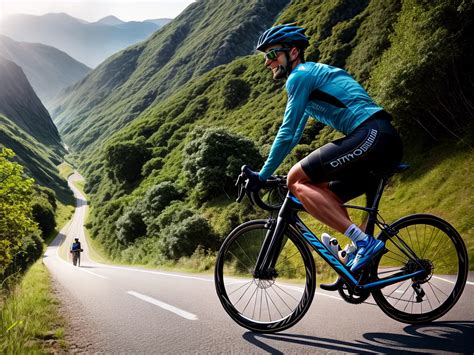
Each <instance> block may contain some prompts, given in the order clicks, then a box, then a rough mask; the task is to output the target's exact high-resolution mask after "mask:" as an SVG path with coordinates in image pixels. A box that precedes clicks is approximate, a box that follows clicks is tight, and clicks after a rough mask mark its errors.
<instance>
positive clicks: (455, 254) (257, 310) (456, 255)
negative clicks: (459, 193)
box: [214, 164, 468, 333]
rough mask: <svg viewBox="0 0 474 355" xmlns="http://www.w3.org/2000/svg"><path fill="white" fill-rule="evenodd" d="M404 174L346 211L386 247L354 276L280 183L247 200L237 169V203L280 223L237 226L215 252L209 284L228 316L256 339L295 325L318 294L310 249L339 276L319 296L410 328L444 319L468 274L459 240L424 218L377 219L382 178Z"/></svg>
mask: <svg viewBox="0 0 474 355" xmlns="http://www.w3.org/2000/svg"><path fill="white" fill-rule="evenodd" d="M407 168H408V166H407V165H404V164H401V165H399V166H398V167H397V168H396V169H395V170H394V171H391V172H389V173H378V174H377V177H378V180H379V181H378V185H377V186H378V187H377V191H376V192H375V194H373V196H372V197H371V198H370V201H368V203H367V206H366V207H362V206H353V205H344V206H345V207H347V208H355V209H360V210H363V211H366V212H367V213H368V220H367V227H366V232H367V233H368V234H371V235H374V232H375V231H376V230H375V228H376V227H377V228H378V229H377V231H378V234H377V235H376V238H377V239H380V240H383V241H384V242H385V249H384V250H383V251H382V252H381V253H379V254H378V255H377V256H375V257H374V259H373V260H371V261H370V262H369V263H368V264H367V265H366V266H364V267H363V268H362V269H361V270H359V271H357V272H355V273H352V272H351V271H350V268H349V267H348V266H346V265H345V264H344V263H343V262H341V261H340V260H339V258H338V257H337V256H336V255H335V254H333V253H332V252H331V251H330V249H329V248H327V247H326V246H325V245H324V244H323V243H322V242H321V241H320V239H319V238H318V237H317V236H316V235H314V234H313V232H311V230H310V229H309V228H308V227H307V226H306V225H305V224H304V223H303V221H302V219H301V217H300V216H299V215H298V213H299V212H302V211H304V207H303V205H302V204H301V202H300V201H299V200H298V199H297V198H296V197H295V196H294V195H292V194H291V192H288V190H287V187H286V178H285V177H272V178H271V179H269V180H268V181H267V182H266V183H265V186H264V187H263V188H262V189H261V190H260V191H259V192H257V193H249V192H248V191H247V189H246V186H247V183H248V171H249V168H248V167H246V166H244V167H242V173H241V174H240V175H239V178H238V179H237V183H236V185H237V186H238V189H239V196H238V198H237V201H238V202H240V201H242V199H243V197H244V196H245V195H247V196H249V198H250V200H251V201H252V202H253V203H255V204H256V205H258V206H259V207H261V208H263V209H265V210H269V211H276V210H278V216H277V217H276V218H273V217H270V218H268V219H262V220H253V221H249V222H246V223H243V224H241V225H240V226H238V227H237V228H235V229H234V230H233V231H232V232H231V233H230V234H229V235H228V236H227V238H226V239H225V240H224V242H223V244H222V246H221V248H220V250H219V253H218V256H217V260H216V266H215V275H214V276H215V285H216V291H217V295H218V297H219V300H220V301H221V303H222V306H223V307H224V309H225V310H226V312H227V313H228V314H229V315H230V317H232V319H233V320H234V321H235V322H237V323H238V324H239V325H241V326H243V327H245V328H247V329H250V330H252V331H255V332H262V333H271V332H278V331H282V330H285V329H287V328H289V327H291V326H293V325H295V324H296V323H297V322H298V321H299V320H301V318H302V317H303V316H304V314H305V313H306V312H307V311H308V309H309V307H310V305H311V302H312V300H313V297H314V294H315V290H316V268H315V262H314V258H313V255H312V252H311V249H313V250H314V252H316V253H317V254H319V255H320V257H321V258H322V259H323V260H324V261H325V262H326V263H328V264H329V265H330V266H331V267H332V268H333V269H334V270H335V271H336V273H337V274H338V275H339V277H338V279H337V281H336V282H335V283H334V284H333V285H327V286H326V287H325V289H327V290H331V291H338V292H339V294H340V295H341V297H342V298H343V299H344V300H345V301H347V302H349V303H353V304H357V303H361V302H364V301H365V300H366V299H367V298H368V297H369V296H370V295H372V297H373V299H374V300H375V302H376V304H377V305H378V306H379V307H380V309H381V310H382V311H383V312H384V313H385V314H386V315H388V316H389V317H391V318H393V319H395V320H397V321H400V322H403V323H409V324H418V323H426V322H430V321H433V320H435V319H437V318H439V317H441V316H443V315H444V314H446V312H448V311H449V310H450V309H451V308H452V307H453V306H454V305H455V304H456V302H457V301H458V299H459V297H460V296H461V293H462V291H463V289H464V286H465V283H466V279H467V273H468V256H467V251H466V247H465V245H464V242H463V240H462V238H461V236H460V235H459V233H458V232H457V231H456V230H455V229H454V227H453V226H451V225H450V224H449V223H448V222H446V221H444V220H443V219H441V218H439V217H436V216H433V215H429V214H412V215H408V216H406V217H403V218H400V219H398V220H397V221H395V222H393V223H391V224H387V223H385V221H384V220H383V218H382V217H381V216H380V214H379V202H380V199H381V197H382V193H383V190H384V188H385V186H386V184H387V181H388V179H389V178H390V177H391V176H392V175H393V174H395V173H397V172H401V171H403V170H406V169H407ZM264 200H265V201H264ZM278 201H280V202H278ZM310 247H311V248H310Z"/></svg>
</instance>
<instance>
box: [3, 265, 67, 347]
mask: <svg viewBox="0 0 474 355" xmlns="http://www.w3.org/2000/svg"><path fill="white" fill-rule="evenodd" d="M0 308H1V316H0V352H1V353H3V354H25V353H28V354H32V353H35V354H36V353H37V354H40V353H53V352H58V351H60V350H61V346H62V345H63V344H64V340H63V336H64V328H63V327H64V320H63V319H62V318H61V316H60V314H59V309H58V301H57V300H56V299H55V297H54V296H53V290H52V289H51V279H50V276H49V274H48V272H47V270H46V267H45V266H44V265H43V264H42V262H41V261H37V262H36V263H35V264H34V265H33V266H32V267H31V268H30V269H29V270H28V272H27V273H26V274H25V277H24V278H23V280H22V281H21V283H20V284H18V285H17V286H15V288H14V290H12V292H11V293H10V296H9V297H8V299H6V300H5V301H4V300H3V299H1V298H0Z"/></svg>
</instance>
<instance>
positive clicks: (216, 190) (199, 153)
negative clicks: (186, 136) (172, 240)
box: [183, 128, 263, 201]
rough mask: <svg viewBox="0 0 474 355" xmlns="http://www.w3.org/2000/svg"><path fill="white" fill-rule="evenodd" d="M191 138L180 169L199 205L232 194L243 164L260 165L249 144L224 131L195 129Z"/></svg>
mask: <svg viewBox="0 0 474 355" xmlns="http://www.w3.org/2000/svg"><path fill="white" fill-rule="evenodd" d="M191 138H194V139H192V140H191V141H190V142H189V143H188V144H187V145H186V147H185V149H184V153H185V159H184V163H183V168H184V171H185V174H186V178H187V179H188V181H189V183H190V184H191V185H192V186H195V188H194V190H195V196H196V199H197V200H198V201H203V200H206V199H209V198H213V197H217V196H219V195H221V194H223V193H226V191H232V190H233V189H234V181H235V178H236V177H237V175H238V174H239V172H240V168H241V166H242V165H243V164H249V165H251V166H260V164H261V163H262V161H263V159H262V157H261V155H260V153H259V152H258V150H257V148H256V147H255V144H254V143H253V142H252V141H251V140H249V139H247V138H244V137H242V136H238V135H235V134H232V133H229V132H227V131H226V130H224V129H215V128H211V129H207V130H202V129H196V130H194V131H193V132H192V133H191Z"/></svg>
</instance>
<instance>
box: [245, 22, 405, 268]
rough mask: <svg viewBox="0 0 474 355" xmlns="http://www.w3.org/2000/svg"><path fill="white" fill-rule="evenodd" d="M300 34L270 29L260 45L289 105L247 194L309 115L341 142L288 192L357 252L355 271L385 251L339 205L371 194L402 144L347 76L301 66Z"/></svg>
mask: <svg viewBox="0 0 474 355" xmlns="http://www.w3.org/2000/svg"><path fill="white" fill-rule="evenodd" d="M304 32H305V29H303V28H301V27H298V26H295V25H294V24H285V25H279V26H275V27H272V28H270V29H268V30H267V31H265V32H264V33H263V34H262V35H261V36H260V38H259V39H258V43H257V50H259V51H261V52H264V54H265V66H267V67H268V68H269V69H270V70H271V71H272V73H273V78H274V79H285V78H286V91H287V94H288V101H287V104H286V110H285V114H284V117H283V123H282V125H281V126H280V128H279V131H278V134H277V136H276V138H275V140H274V142H273V145H272V147H271V150H270V154H269V156H268V158H267V160H266V162H265V164H264V166H263V167H262V169H261V170H260V172H252V173H251V177H250V181H249V184H248V186H247V188H248V189H249V190H250V191H257V190H258V189H259V187H260V186H261V185H262V182H263V181H265V180H266V179H268V178H269V177H270V175H272V174H273V172H274V171H275V170H276V169H277V168H278V166H279V165H280V164H281V163H282V161H283V160H284V158H285V157H286V156H287V155H288V154H289V153H290V151H291V150H292V149H293V148H294V147H295V146H296V145H297V144H298V142H299V141H300V139H301V136H302V134H303V130H304V127H305V125H306V122H307V120H308V117H309V116H311V117H313V118H314V119H316V120H318V121H320V122H322V123H323V124H325V125H328V126H330V127H332V128H334V129H336V130H337V131H339V132H342V133H344V134H345V137H343V138H340V139H337V140H335V141H334V142H331V143H328V144H326V145H324V146H322V147H320V148H318V149H316V150H315V151H314V152H312V153H311V154H309V155H308V156H307V157H305V158H304V159H303V160H301V161H300V162H298V163H297V164H296V165H295V166H293V167H292V168H291V170H290V172H289V174H288V188H289V189H290V191H291V192H292V193H293V194H294V195H295V196H296V197H297V198H298V199H299V200H300V201H301V203H302V204H303V206H304V208H305V209H306V211H308V212H309V213H310V214H311V215H312V216H313V217H315V218H316V219H318V220H319V221H321V222H322V223H324V224H326V225H328V226H329V227H331V228H333V229H335V230H336V231H338V232H340V233H343V234H344V235H346V236H347V237H349V238H350V239H351V240H352V241H353V242H354V244H355V245H356V246H357V254H356V256H355V258H354V259H353V260H351V262H350V264H348V266H349V267H350V269H351V271H353V272H355V271H357V270H360V269H361V268H362V267H363V266H365V265H367V263H368V262H369V261H370V260H372V258H373V257H374V256H375V255H377V254H378V253H379V252H380V251H382V250H383V249H384V243H383V242H382V241H379V240H376V239H375V238H374V237H373V236H371V235H368V234H366V233H365V232H364V231H362V230H361V229H360V228H359V227H358V226H357V225H356V224H354V223H353V222H352V221H351V219H350V217H349V214H348V213H347V210H346V208H345V207H343V206H342V205H343V203H344V202H346V201H348V200H350V199H352V198H355V197H357V196H359V195H361V194H363V193H366V194H367V198H368V200H369V199H370V198H371V196H373V195H374V193H375V190H376V187H377V185H376V183H377V181H378V180H377V178H376V176H375V175H374V174H373V171H374V170H376V171H387V170H390V169H391V168H393V167H395V166H396V165H397V164H398V163H399V162H400V160H401V157H402V142H401V139H400V137H399V135H398V133H397V131H396V130H395V129H394V128H393V126H392V125H391V123H390V121H391V117H390V115H389V114H388V113H387V112H385V111H384V110H383V108H382V107H380V106H378V105H377V104H375V102H374V101H373V100H372V99H371V98H370V96H369V95H368V94H367V92H366V91H365V90H364V88H363V87H362V86H361V85H360V84H359V83H357V82H356V81H355V80H354V79H353V78H352V77H351V76H350V75H349V74H348V73H347V72H346V71H344V70H342V69H339V68H335V67H332V66H330V65H326V64H322V63H314V62H305V59H304V51H305V49H306V48H307V47H308V46H309V39H308V37H307V36H306V35H305V34H304Z"/></svg>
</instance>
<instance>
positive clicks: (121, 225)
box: [116, 209, 146, 245]
mask: <svg viewBox="0 0 474 355" xmlns="http://www.w3.org/2000/svg"><path fill="white" fill-rule="evenodd" d="M116 228H117V239H118V240H119V241H120V242H121V243H122V244H123V245H128V244H130V243H132V242H134V241H135V239H137V238H140V237H143V236H144V235H145V233H146V224H145V222H143V219H142V214H141V213H140V211H136V210H133V209H132V210H127V211H126V212H125V213H124V214H123V215H122V216H121V217H120V218H119V219H118V220H117V222H116Z"/></svg>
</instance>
